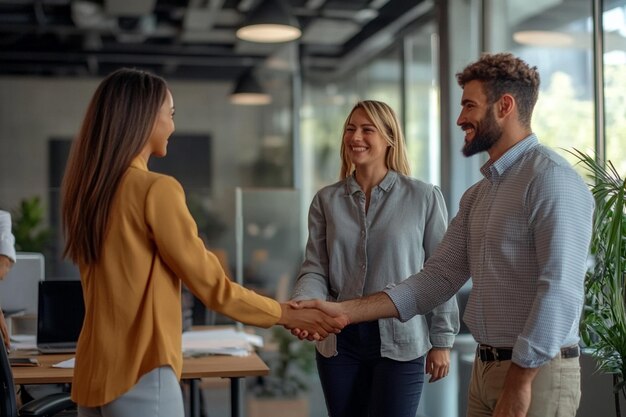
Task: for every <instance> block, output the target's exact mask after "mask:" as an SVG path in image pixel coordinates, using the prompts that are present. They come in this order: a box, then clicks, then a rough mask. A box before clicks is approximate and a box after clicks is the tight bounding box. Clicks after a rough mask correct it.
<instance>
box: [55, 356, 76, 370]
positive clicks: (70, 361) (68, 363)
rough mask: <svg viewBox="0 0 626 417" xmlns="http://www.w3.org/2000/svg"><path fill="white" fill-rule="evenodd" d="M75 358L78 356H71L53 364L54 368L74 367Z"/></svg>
mask: <svg viewBox="0 0 626 417" xmlns="http://www.w3.org/2000/svg"><path fill="white" fill-rule="evenodd" d="M74 359H76V358H69V359H68V360H66V361H63V362H59V363H55V364H54V365H52V367H53V368H74Z"/></svg>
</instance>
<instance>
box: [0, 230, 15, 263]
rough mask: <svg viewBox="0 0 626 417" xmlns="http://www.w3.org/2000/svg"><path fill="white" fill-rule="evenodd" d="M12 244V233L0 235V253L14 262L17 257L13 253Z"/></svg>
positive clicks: (13, 240) (13, 241) (13, 239)
mask: <svg viewBox="0 0 626 417" xmlns="http://www.w3.org/2000/svg"><path fill="white" fill-rule="evenodd" d="M14 244H15V238H13V235H9V236H5V235H2V236H0V255H4V256H7V257H8V258H9V259H11V260H12V261H13V262H15V261H16V259H17V258H16V254H15V246H14Z"/></svg>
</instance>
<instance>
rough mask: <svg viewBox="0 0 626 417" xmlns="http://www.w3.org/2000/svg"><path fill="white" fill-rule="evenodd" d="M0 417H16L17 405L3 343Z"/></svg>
mask: <svg viewBox="0 0 626 417" xmlns="http://www.w3.org/2000/svg"><path fill="white" fill-rule="evenodd" d="M0 345H2V347H0V365H1V366H2V372H1V373H0V390H1V391H2V392H0V417H17V403H16V400H15V385H14V384H13V372H12V371H11V365H10V364H9V356H8V355H7V350H6V348H5V346H4V344H3V343H0Z"/></svg>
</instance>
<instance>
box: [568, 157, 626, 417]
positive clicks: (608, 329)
mask: <svg viewBox="0 0 626 417" xmlns="http://www.w3.org/2000/svg"><path fill="white" fill-rule="evenodd" d="M571 153H572V154H573V155H574V156H575V157H576V158H577V159H578V162H579V164H580V165H582V167H583V168H585V170H586V171H587V172H588V174H589V176H590V178H591V179H592V183H591V184H590V188H591V192H592V194H593V196H594V198H595V201H596V209H595V214H594V222H593V234H592V240H591V254H592V255H593V258H594V264H593V267H592V268H591V269H590V270H589V271H588V273H587V276H586V278H585V297H586V299H585V307H584V310H583V316H582V320H581V336H582V340H583V343H584V344H585V345H586V347H587V348H588V349H589V350H590V351H591V354H592V356H593V357H594V358H595V360H596V363H597V367H598V370H600V371H601V372H605V373H609V374H611V375H612V376H613V389H614V399H615V411H616V415H617V416H618V417H621V410H620V403H619V394H620V393H621V394H622V395H623V396H624V398H626V379H625V378H626V211H625V210H626V206H625V202H624V194H625V193H626V180H625V179H624V178H623V177H622V176H620V174H619V173H618V172H617V170H616V169H615V167H614V165H613V164H612V163H611V162H610V161H607V162H606V164H603V163H601V162H598V161H596V160H595V158H593V157H592V156H589V155H587V154H585V153H583V152H581V151H579V150H573V151H572V152H571Z"/></svg>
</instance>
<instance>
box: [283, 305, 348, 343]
mask: <svg viewBox="0 0 626 417" xmlns="http://www.w3.org/2000/svg"><path fill="white" fill-rule="evenodd" d="M280 306H281V308H282V316H281V318H280V320H279V321H278V324H282V325H283V326H284V327H285V328H286V329H289V330H293V329H298V330H299V332H301V333H303V332H306V334H305V335H304V336H298V337H300V338H301V339H302V338H308V339H309V340H322V339H324V338H325V337H326V336H328V335H329V334H330V333H339V332H340V331H341V329H343V328H344V327H345V326H346V325H347V324H348V320H347V318H346V317H345V316H341V315H339V314H337V315H334V316H333V315H331V314H327V313H325V312H323V311H321V310H319V309H314V308H296V307H295V304H294V303H281V305H280ZM292 333H293V331H292Z"/></svg>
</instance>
